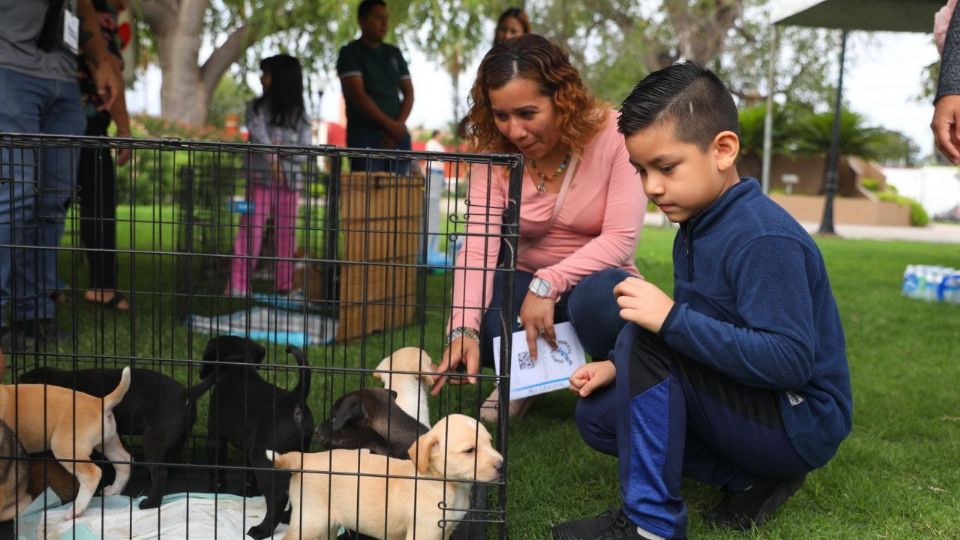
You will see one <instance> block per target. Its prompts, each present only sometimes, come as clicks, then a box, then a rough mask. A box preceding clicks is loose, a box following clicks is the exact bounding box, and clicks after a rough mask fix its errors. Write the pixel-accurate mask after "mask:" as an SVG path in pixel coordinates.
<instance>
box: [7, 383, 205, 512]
mask: <svg viewBox="0 0 960 540" xmlns="http://www.w3.org/2000/svg"><path fill="white" fill-rule="evenodd" d="M120 375H121V370H119V369H99V368H92V369H80V370H77V371H67V370H63V369H57V368H52V367H42V368H37V369H34V370H31V371H28V372H26V373H24V374H23V375H21V376H20V378H19V379H18V380H17V382H19V383H39V384H50V385H54V386H61V387H64V388H72V389H75V390H79V391H81V392H85V393H87V394H90V395H93V396H97V397H103V396H106V395H107V394H109V393H110V392H112V391H113V389H114V388H116V387H117V385H118V384H120ZM213 383H214V378H213V377H204V378H203V379H202V380H201V381H200V382H199V383H197V384H195V385H193V386H191V387H189V388H185V387H184V386H183V385H182V384H180V383H179V382H178V381H176V380H175V379H173V378H172V377H168V376H167V375H164V374H162V373H157V372H156V371H151V370H149V369H138V368H134V369H132V370H131V372H130V390H128V391H127V394H126V395H125V396H124V397H123V400H122V401H121V402H120V404H119V405H117V407H116V408H115V409H114V410H113V413H114V416H115V417H116V419H117V433H120V434H121V435H142V436H143V458H144V461H146V462H147V464H148V465H147V469H148V470H149V471H150V491H149V493H148V494H147V498H146V499H144V500H143V501H141V502H140V508H156V507H158V506H160V501H161V499H162V498H163V493H164V492H163V488H164V484H166V481H167V467H165V466H161V465H160V464H161V463H171V462H174V461H177V460H178V459H179V458H180V453H181V452H182V451H183V446H184V444H185V443H186V441H187V437H188V436H189V435H190V431H191V430H192V429H193V424H194V422H196V421H197V399H199V398H200V396H201V395H203V393H204V392H206V391H207V390H208V389H209V388H210V387H211V386H212V385H213Z"/></svg>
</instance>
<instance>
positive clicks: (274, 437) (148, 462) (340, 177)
mask: <svg viewBox="0 0 960 540" xmlns="http://www.w3.org/2000/svg"><path fill="white" fill-rule="evenodd" d="M127 152H129V153H130V157H129V161H127V160H126V156H125V155H123V158H124V159H122V160H121V161H123V164H121V165H119V166H118V165H116V160H117V158H118V157H121V155H122V154H126V153H127ZM358 162H360V163H369V164H374V163H376V164H378V165H379V168H382V169H383V172H374V171H372V170H351V167H350V164H351V163H358ZM53 164H58V166H59V167H60V168H62V169H66V170H79V173H80V174H81V175H82V174H88V175H92V178H93V179H94V181H93V183H92V184H90V183H86V184H83V186H84V188H79V187H76V186H74V185H73V184H68V185H66V186H65V187H64V186H59V185H58V186H51V185H50V183H49V182H47V181H46V180H45V178H46V176H45V175H47V174H48V173H49V171H50V170H51V168H52V167H53ZM436 171H443V172H442V173H440V174H442V178H441V177H437V176H435V175H436V174H437V172H436ZM113 173H115V174H113ZM425 173H426V174H425ZM521 178H522V162H521V161H520V158H519V157H516V156H497V155H494V156H480V155H470V154H433V153H414V152H400V151H371V150H356V149H342V148H333V147H278V146H261V145H250V144H239V143H201V142H191V141H181V140H129V139H124V140H118V139H104V138H89V137H53V136H31V135H16V134H0V270H2V280H0V281H2V283H0V285H2V290H0V301H2V311H0V314H2V341H0V347H2V348H0V350H2V351H3V353H5V355H4V356H5V359H4V360H5V367H6V368H7V369H6V373H5V378H4V381H5V383H6V384H4V385H2V386H0V389H2V392H0V420H2V423H0V460H2V461H4V462H6V463H10V464H13V465H14V466H13V467H12V468H11V469H10V470H12V471H15V472H14V473H13V474H14V476H11V477H10V478H12V479H13V481H12V483H7V484H3V482H6V480H5V479H6V478H7V477H4V478H0V484H3V485H11V486H13V487H12V488H11V489H12V491H10V493H9V494H8V493H6V492H4V493H0V497H2V498H3V499H0V500H5V501H11V500H13V501H22V502H23V503H24V507H23V508H19V509H18V510H14V512H15V513H18V517H17V518H16V520H14V521H12V522H9V523H7V524H5V525H3V527H5V529H0V534H2V533H5V532H6V533H10V534H12V535H14V536H15V537H18V538H35V537H46V536H56V537H59V536H60V535H68V537H69V536H70V535H75V536H77V537H84V538H130V537H140V536H141V535H146V536H151V535H152V536H154V537H155V536H157V535H159V536H161V537H171V538H179V537H184V538H186V537H189V538H215V537H216V538H240V537H242V536H243V535H244V534H246V535H248V536H251V537H254V538H264V537H269V536H271V535H276V536H278V537H279V536H283V535H284V534H286V535H287V537H290V538H298V537H303V538H327V537H330V538H334V537H339V538H362V537H364V536H363V535H367V536H368V537H374V538H383V537H392V536H394V535H398V534H401V535H402V534H405V533H404V531H405V530H406V528H413V532H412V534H414V536H415V537H416V538H441V537H446V536H444V535H449V534H450V531H451V530H452V531H453V535H454V537H456V538H484V537H505V536H506V532H507V531H506V518H507V515H506V500H507V489H506V486H507V483H506V481H507V468H506V458H507V426H506V414H505V411H506V405H507V401H506V398H507V396H506V393H505V392H504V393H501V397H500V398H499V401H498V403H497V406H498V407H499V409H498V410H499V411H504V413H502V414H500V415H499V417H498V421H497V422H496V423H495V424H493V423H491V424H487V425H484V423H482V422H478V421H477V420H476V418H477V417H478V414H479V412H480V409H481V407H482V406H484V405H483V404H484V398H486V396H487V395H488V394H489V393H490V391H491V390H492V389H493V388H494V387H495V385H497V384H500V383H501V381H502V382H503V384H509V383H508V382H506V381H507V378H508V377H509V366H504V369H502V370H501V374H500V375H496V374H495V372H494V370H492V369H489V367H485V368H484V370H483V371H482V372H481V373H479V374H477V376H476V384H448V385H447V386H446V387H445V388H444V389H443V391H442V392H440V393H439V395H438V396H436V397H432V396H429V392H430V389H431V386H432V384H433V383H434V382H435V381H436V379H437V376H438V374H437V373H435V366H436V364H437V363H438V362H439V360H440V358H441V354H442V352H443V350H444V348H445V347H446V345H447V343H446V336H447V335H448V334H449V332H450V330H451V328H455V327H457V326H460V324H459V322H458V321H456V320H452V319H455V318H456V314H458V313H460V314H462V313H466V312H469V311H470V310H478V309H479V310H482V309H483V306H477V305H473V304H471V305H466V304H464V301H463V298H461V297H458V296H457V294H455V291H457V290H459V289H457V288H456V287H454V282H455V280H460V279H462V278H463V277H464V276H467V275H469V274H471V273H476V272H479V273H482V274H485V273H490V272H494V271H496V272H503V273H504V276H505V280H504V283H505V284H506V286H505V287H503V290H500V291H498V292H497V294H498V295H500V302H499V305H501V306H503V308H502V309H503V311H504V312H510V310H511V306H512V303H513V301H514V300H513V279H512V273H513V270H514V268H515V265H516V262H515V258H514V253H515V248H516V240H517V233H516V231H517V224H518V216H517V209H518V202H519V201H518V198H519V191H520V179H521ZM431 180H432V181H431ZM498 182H499V184H497V183H498ZM476 183H484V185H485V186H487V189H485V190H481V191H477V192H486V193H495V192H500V193H506V194H507V196H506V197H501V199H502V200H501V199H494V198H486V199H484V198H482V197H480V198H478V197H476V196H471V195H470V193H477V192H472V191H471V190H468V189H467V185H468V184H473V185H479V184H476ZM495 184H496V185H498V186H500V188H499V191H497V190H494V189H492V188H491V186H494V185H495ZM90 186H93V187H90ZM106 195H109V196H106ZM468 249H473V250H476V249H480V250H481V251H482V252H483V253H484V257H483V259H484V260H488V261H489V262H490V264H489V265H482V266H478V267H468V266H467V265H466V263H465V262H464V261H465V257H464V256H463V255H462V253H463V252H464V251H465V250H468ZM431 253H432V254H434V257H433V259H432V260H429V261H428V254H431ZM438 253H439V254H440V255H439V257H441V258H440V259H439V260H438V259H437V258H436V254H438ZM458 253H461V255H460V256H458ZM480 283H481V285H480V286H481V287H482V288H483V291H481V292H482V294H481V296H482V297H484V298H489V297H490V296H491V295H492V293H493V291H491V290H489V287H490V286H489V284H488V283H489V280H481V282H480ZM460 288H461V289H462V287H460ZM494 313H495V312H494ZM495 315H499V314H496V313H495ZM500 319H501V320H500V321H499V322H498V324H499V325H500V326H501V328H510V327H511V324H510V323H511V322H510V321H505V320H503V319H504V317H500ZM502 341H503V343H502V345H501V346H500V350H499V353H500V355H501V358H510V343H509V341H510V340H502ZM507 364H509V362H507ZM126 368H130V369H129V370H128V369H126ZM446 375H448V376H449V377H450V379H452V380H455V382H465V379H466V374H463V373H459V372H454V373H448V374H446ZM68 388H69V389H68ZM90 396H95V397H93V398H91V397H90ZM91 400H93V401H91ZM91 404H92V405H91ZM487 405H489V404H487ZM4 428H5V429H4ZM5 470H6V469H5ZM21 472H22V474H20V473H21ZM101 475H102V478H101ZM24 482H26V484H27V486H26V487H27V488H29V490H25V489H21V486H23V484H24ZM24 491H27V492H26V494H24ZM26 503H29V506H26ZM288 503H289V504H288ZM71 512H76V513H77V514H78V517H77V519H75V520H68V519H66V517H67V516H72V514H71ZM0 517H3V516H0Z"/></svg>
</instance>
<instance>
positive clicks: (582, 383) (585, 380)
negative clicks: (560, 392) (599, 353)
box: [570, 360, 617, 398]
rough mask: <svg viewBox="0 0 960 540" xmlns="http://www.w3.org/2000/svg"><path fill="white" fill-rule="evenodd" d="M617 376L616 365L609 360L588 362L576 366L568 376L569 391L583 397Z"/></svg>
mask: <svg viewBox="0 0 960 540" xmlns="http://www.w3.org/2000/svg"><path fill="white" fill-rule="evenodd" d="M616 378H617V366H615V365H614V364H613V362H611V361H610V360H599V361H596V362H590V363H589V364H584V365H582V366H580V367H578V368H577V370H576V371H574V372H573V375H571V376H570V391H572V392H574V393H575V394H577V395H578V396H580V397H582V398H585V397H587V396H589V395H590V394H591V393H592V392H593V391H594V390H595V389H597V388H602V387H604V386H607V385H608V384H610V383H612V382H613V381H614V380H615V379H616Z"/></svg>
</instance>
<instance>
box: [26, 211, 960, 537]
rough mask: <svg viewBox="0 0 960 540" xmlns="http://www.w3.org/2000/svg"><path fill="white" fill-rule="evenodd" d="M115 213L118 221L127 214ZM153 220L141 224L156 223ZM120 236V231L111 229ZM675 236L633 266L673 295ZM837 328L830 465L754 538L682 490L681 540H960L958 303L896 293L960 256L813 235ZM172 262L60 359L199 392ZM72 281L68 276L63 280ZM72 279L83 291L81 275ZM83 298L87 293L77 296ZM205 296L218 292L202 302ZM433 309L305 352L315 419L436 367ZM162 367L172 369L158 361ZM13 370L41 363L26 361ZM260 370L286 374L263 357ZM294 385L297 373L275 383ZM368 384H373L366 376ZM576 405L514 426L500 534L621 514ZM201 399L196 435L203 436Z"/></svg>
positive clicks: (668, 234) (445, 399)
mask: <svg viewBox="0 0 960 540" xmlns="http://www.w3.org/2000/svg"><path fill="white" fill-rule="evenodd" d="M126 215H129V213H128V214H126ZM135 215H136V216H137V226H136V227H135V228H134V229H130V228H128V229H127V231H128V232H122V231H121V233H120V234H119V236H120V242H121V247H122V248H125V246H128V245H130V243H131V242H132V243H133V244H135V245H136V246H137V248H138V249H157V248H158V247H161V246H162V247H163V248H164V249H169V248H170V247H172V246H173V245H174V244H173V243H172V238H173V237H174V230H173V226H172V225H171V224H170V220H169V219H164V218H163V213H162V212H161V213H160V214H156V213H154V212H152V211H149V210H147V209H138V211H137V212H136V213H135ZM155 218H156V219H158V220H160V221H164V222H165V223H163V224H160V225H152V226H151V225H149V223H150V222H151V221H152V220H153V219H155ZM121 229H123V227H121ZM673 234H674V232H673V230H672V229H657V228H647V229H646V230H644V232H643V238H642V241H641V244H640V247H639V249H638V252H637V264H638V266H639V267H640V270H641V272H642V273H643V274H644V275H645V276H646V277H647V279H649V280H650V281H652V282H654V283H656V284H658V285H660V286H661V287H663V288H664V289H665V290H667V291H668V292H670V291H671V290H672V271H671V263H670V254H671V245H672V241H673ZM818 243H819V245H820V247H821V249H822V250H823V253H824V256H825V258H826V262H827V266H828V268H829V271H830V279H831V282H832V284H833V289H834V292H835V294H836V297H837V302H838V304H839V307H840V312H841V315H842V317H843V322H844V325H845V330H846V336H847V352H848V357H849V361H850V368H851V372H852V377H853V390H854V402H855V415H854V429H853V433H852V435H851V436H850V438H849V439H848V440H847V441H846V442H845V443H844V444H843V446H842V447H841V448H840V451H839V453H838V455H837V456H836V458H835V459H834V460H833V461H832V462H831V463H830V464H829V465H828V466H827V467H825V468H824V469H822V470H819V471H816V472H814V473H813V474H811V475H810V476H809V477H808V480H807V483H806V485H805V486H804V487H803V488H802V489H801V491H800V492H799V493H798V494H797V495H796V496H795V497H794V498H792V499H791V500H790V501H789V502H788V503H787V504H786V505H785V507H784V508H783V509H782V510H781V511H780V512H778V513H777V514H776V516H775V518H774V519H773V520H772V521H770V522H769V523H768V524H767V525H765V526H764V527H763V528H762V529H760V530H757V531H755V532H753V533H747V534H735V533H728V532H722V531H717V530H713V529H711V528H709V527H706V526H705V525H704V523H703V522H702V521H701V520H700V518H699V515H698V511H699V510H701V509H704V508H706V507H708V506H711V505H712V504H713V503H714V502H715V501H716V500H717V499H718V494H717V493H716V492H715V491H713V490H710V489H707V488H704V487H703V486H698V485H695V484H693V483H689V484H685V485H684V490H683V494H684V496H685V497H686V499H687V502H688V504H689V506H690V530H689V533H690V536H691V537H696V538H717V539H722V538H730V539H733V538H850V539H860V538H890V539H892V538H928V537H934V538H960V467H958V466H957V462H958V459H960V392H958V391H957V384H958V381H960V354H958V353H960V347H958V344H960V339H958V335H960V334H958V328H960V305H941V304H929V303H924V302H921V301H917V300H910V299H906V298H903V297H901V296H900V294H899V287H900V279H901V275H902V273H903V270H904V268H905V267H906V265H907V264H942V265H951V266H955V267H956V266H960V247H958V246H955V245H936V244H919V243H905V242H875V241H853V240H843V239H837V238H826V239H818ZM173 262H174V261H173V257H172V256H163V255H138V256H137V257H136V258H134V259H132V264H131V259H130V257H128V256H121V266H120V268H121V276H122V277H121V279H122V280H123V281H124V282H125V283H129V282H131V281H132V282H134V283H135V289H136V290H137V291H141V292H138V293H137V294H136V295H135V296H134V304H135V311H134V313H133V314H128V315H122V314H115V313H112V312H108V313H104V312H101V311H99V310H92V309H89V308H87V307H86V306H83V305H80V304H81V303H82V300H80V301H78V299H75V300H74V304H73V308H72V309H64V310H62V311H64V312H66V313H62V314H61V316H60V317H61V324H69V325H72V326H73V328H74V329H75V330H76V332H77V335H78V336H79V337H78V340H77V342H76V343H75V344H72V345H71V346H70V347H68V348H65V349H63V350H62V352H64V353H67V358H68V359H72V358H75V357H78V358H84V357H88V356H91V355H105V356H107V357H114V356H116V357H118V360H117V363H127V362H129V361H130V359H134V361H135V362H136V363H137V364H138V365H141V366H143V367H154V368H156V369H161V370H163V371H164V372H168V373H173V374H174V375H176V376H178V377H180V378H181V379H184V380H187V379H188V378H189V379H191V380H193V381H195V380H196V377H197V370H196V368H193V369H192V370H189V369H188V367H187V364H186V363H185V362H188V361H189V360H190V359H198V358H199V357H200V353H201V352H202V347H203V345H204V343H205V342H206V339H207V336H204V335H200V334H192V333H190V332H188V330H187V329H186V327H185V326H184V325H183V320H182V317H181V316H180V314H179V313H178V311H177V310H176V309H175V308H174V306H173V304H174V302H173V301H172V299H173V296H172V295H171V294H170V291H171V290H172V288H171V287H172V285H173V282H174V281H175V278H174V277H173V275H174V273H173V271H172V269H173V267H174V264H173ZM64 277H66V278H70V276H64ZM426 279H427V282H426V290H427V299H428V303H429V304H431V305H443V304H444V303H445V302H448V301H449V300H448V299H447V296H448V295H449V293H448V291H449V287H450V281H449V280H450V277H449V275H436V274H434V275H430V276H428V277H427V278H426ZM68 280H69V281H71V282H72V283H76V284H83V283H85V278H84V276H83V272H82V271H79V272H74V275H73V276H72V279H68ZM78 288H79V289H81V290H82V285H81V286H80V287H78ZM209 292H210V293H212V294H214V295H215V294H217V293H218V292H219V291H216V290H210V291H209ZM443 313H444V311H443V310H442V309H439V308H431V309H427V310H426V312H425V324H424V325H423V326H419V325H415V326H412V327H408V328H404V329H401V330H397V331H394V332H388V333H385V334H380V335H375V336H371V337H368V338H365V339H360V340H355V341H352V342H350V343H346V344H334V345H329V346H323V347H311V349H310V351H309V354H310V362H311V364H312V365H314V366H324V367H327V368H330V369H329V370H327V371H325V372H324V373H323V374H320V373H318V374H317V375H315V376H314V379H313V387H312V390H311V402H312V407H313V411H314V416H315V417H317V418H318V420H319V419H322V418H325V417H326V415H327V411H329V408H330V406H331V404H332V403H333V401H334V400H335V399H336V398H337V397H338V396H339V395H341V394H342V393H343V392H345V391H347V390H349V389H352V388H355V387H357V386H358V385H359V384H360V381H361V375H360V374H358V373H356V372H353V371H351V369H352V368H356V367H359V366H361V365H365V366H366V367H367V368H370V367H372V366H375V365H376V363H377V362H378V361H379V360H380V358H382V357H383V356H385V353H387V352H389V351H390V350H393V349H396V348H399V347H401V346H404V345H410V344H418V343H424V344H425V347H426V349H427V351H428V352H429V353H431V355H433V357H434V359H435V360H437V359H438V358H439V355H440V351H441V340H442V336H443V332H444V331H443V325H444V315H443ZM162 359H174V360H177V361H178V362H173V363H171V362H169V361H167V360H162ZM18 361H20V362H23V361H26V362H27V365H29V364H30V363H31V362H32V361H40V360H39V357H30V358H25V357H21V358H19V359H18ZM268 361H269V362H277V363H283V364H285V363H286V362H287V359H286V357H285V355H284V354H283V352H282V350H281V349H280V348H278V347H272V348H271V352H270V356H269V358H268ZM275 377H276V378H277V379H280V382H281V383H286V384H289V385H291V386H292V384H293V379H294V377H295V375H293V373H292V372H287V371H282V372H278V373H276V374H275ZM365 384H367V385H370V384H374V383H373V382H372V379H370V378H369V377H367V378H366V379H365ZM488 386H489V385H486V386H484V388H480V389H478V388H476V387H464V388H460V389H456V390H450V391H444V393H443V394H442V395H441V396H440V398H439V399H437V400H434V401H433V402H432V403H431V412H432V416H433V417H434V419H436V418H438V417H439V416H442V415H443V414H446V413H447V412H450V411H454V410H460V409H464V408H467V407H469V405H470V404H471V403H473V402H475V401H476V400H477V399H480V398H482V397H485V395H486V392H487V389H488ZM575 403H576V399H575V397H574V396H573V395H572V394H569V393H567V392H556V393H553V394H550V395H548V396H546V397H544V398H542V399H541V400H540V402H538V403H537V405H536V406H535V407H533V408H532V410H531V411H530V412H529V413H528V414H527V416H526V417H525V418H524V419H522V420H521V421H518V422H515V423H513V424H512V425H511V426H510V438H509V469H508V475H509V476H508V478H509V484H508V485H509V491H508V500H507V520H508V530H509V535H510V537H511V538H519V539H537V538H549V531H550V527H551V525H552V524H554V523H557V522H559V521H563V520H567V519H575V518H581V517H586V516H591V515H593V514H595V513H598V512H600V511H603V510H605V509H607V508H608V507H611V506H614V505H616V504H618V488H617V479H616V462H615V460H614V459H613V458H610V457H607V456H603V455H600V454H598V453H596V452H594V451H592V450H591V449H590V448H589V447H587V446H586V444H584V443H583V442H582V441H581V439H580V437H579V435H578V433H577V431H576V428H575V426H574V423H573V410H574V407H575ZM205 407H206V400H205V399H204V401H203V402H202V403H201V408H200V419H199V420H198V422H197V425H196V427H195V432H197V433H198V434H202V433H203V432H204V429H205V423H204V417H205Z"/></svg>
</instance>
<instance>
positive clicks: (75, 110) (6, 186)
mask: <svg viewBox="0 0 960 540" xmlns="http://www.w3.org/2000/svg"><path fill="white" fill-rule="evenodd" d="M0 93H2V95H0V132H6V133H30V134H33V133H49V134H57V135H82V134H83V131H84V128H85V127H86V123H87V120H86V117H85V116H84V113H83V108H82V107H81V104H80V89H79V87H78V86H77V83H75V82H67V81H60V80H55V79H42V78H39V77H34V76H31V75H27V74H24V73H20V72H17V71H12V70H8V69H3V68H0ZM78 159H79V149H77V148H47V147H37V148H12V147H9V146H7V147H4V146H3V143H2V142H0V312H2V310H3V307H4V306H6V305H7V304H8V303H9V304H11V318H12V320H14V321H25V320H33V319H49V318H51V317H53V314H54V302H53V300H51V298H50V293H51V292H53V291H55V290H56V289H57V250H56V247H57V246H58V245H59V243H60V236H61V235H62V234H63V224H64V219H65V217H66V213H67V205H68V203H69V201H70V198H71V197H72V195H73V191H74V186H75V185H76V179H77V163H78Z"/></svg>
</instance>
